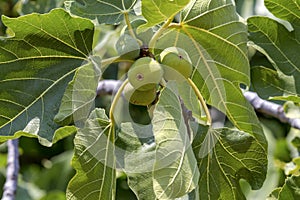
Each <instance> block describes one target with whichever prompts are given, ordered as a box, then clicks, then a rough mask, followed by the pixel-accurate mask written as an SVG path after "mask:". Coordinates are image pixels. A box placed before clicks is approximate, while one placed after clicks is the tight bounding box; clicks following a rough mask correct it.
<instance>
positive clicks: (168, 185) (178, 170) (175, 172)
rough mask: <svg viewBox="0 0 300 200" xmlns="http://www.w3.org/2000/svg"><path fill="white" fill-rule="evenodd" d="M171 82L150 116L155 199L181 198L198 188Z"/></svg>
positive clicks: (182, 120) (193, 157)
mask: <svg viewBox="0 0 300 200" xmlns="http://www.w3.org/2000/svg"><path fill="white" fill-rule="evenodd" d="M175 86H176V85H175V84H174V82H173V83H172V82H171V83H168V84H167V87H166V88H164V90H163V91H162V93H161V95H160V99H159V101H158V103H157V105H156V107H155V109H154V113H153V119H152V124H153V134H154V137H155V143H156V149H155V162H154V166H153V188H154V192H155V194H156V197H157V199H174V198H179V197H182V196H184V195H185V194H187V193H189V192H191V191H192V190H194V189H195V188H196V187H197V183H198V180H199V171H198V167H197V163H196V159H195V156H194V153H193V151H192V147H191V142H190V138H189V134H188V132H189V131H188V129H189V127H188V126H187V125H186V124H185V121H184V117H183V115H182V109H181V105H180V101H179V98H178V91H177V89H176V87H175Z"/></svg>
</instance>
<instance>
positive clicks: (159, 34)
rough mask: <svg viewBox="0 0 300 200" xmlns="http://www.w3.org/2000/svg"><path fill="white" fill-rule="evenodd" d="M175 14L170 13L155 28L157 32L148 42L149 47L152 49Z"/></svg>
mask: <svg viewBox="0 0 300 200" xmlns="http://www.w3.org/2000/svg"><path fill="white" fill-rule="evenodd" d="M174 17H175V15H172V16H171V17H169V18H168V19H167V21H165V23H164V24H163V25H162V26H161V27H160V28H159V29H158V30H157V32H156V33H155V34H154V35H153V37H152V38H151V40H150V42H149V49H150V50H152V49H153V48H154V46H155V43H156V41H157V40H158V38H159V37H160V36H161V34H162V33H163V32H164V31H165V29H166V28H167V27H168V26H169V24H170V23H171V22H172V21H173V19H174Z"/></svg>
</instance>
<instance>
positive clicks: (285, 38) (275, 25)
mask: <svg viewBox="0 0 300 200" xmlns="http://www.w3.org/2000/svg"><path fill="white" fill-rule="evenodd" d="M290 2H291V3H290V4H286V6H289V5H291V4H293V1H290ZM291 9H292V8H291ZM291 11H292V10H291ZM295 13H296V14H297V13H300V11H299V8H298V10H297V11H295ZM292 14H294V12H293V13H289V12H287V13H286V15H287V16H289V15H292ZM296 14H294V15H295V16H294V17H297V16H298V15H296ZM288 18H289V17H288ZM292 26H293V28H294V30H293V31H288V30H287V29H286V28H285V27H284V26H283V25H282V24H280V23H279V22H277V21H275V20H273V19H270V18H267V17H250V18H248V29H249V32H250V39H251V40H252V41H253V42H254V43H255V44H256V45H258V46H260V47H261V48H262V49H263V50H264V51H265V54H266V56H267V58H268V59H269V60H271V63H272V64H273V65H274V68H275V69H276V70H277V71H279V72H281V73H283V74H285V75H286V76H290V77H291V78H293V79H294V80H295V81H294V85H293V87H294V88H295V89H296V93H297V94H299V93H300V68H299V66H300V59H299V53H298V49H299V48H300V42H299V41H300V38H299V33H300V30H299V27H300V18H299V17H297V18H296V19H295V20H294V21H293V23H292ZM297 27H298V28H297ZM287 84H288V83H287Z"/></svg>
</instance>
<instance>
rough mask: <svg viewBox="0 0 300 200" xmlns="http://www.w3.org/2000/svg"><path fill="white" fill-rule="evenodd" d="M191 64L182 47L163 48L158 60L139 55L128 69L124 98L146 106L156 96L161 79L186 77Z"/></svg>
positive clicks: (178, 79) (190, 72)
mask: <svg viewBox="0 0 300 200" xmlns="http://www.w3.org/2000/svg"><path fill="white" fill-rule="evenodd" d="M192 70H193V66H192V63H191V60H190V57H189V55H188V54H187V52H186V51H185V50H184V49H181V48H178V47H169V48H166V49H164V50H163V51H162V52H161V53H160V56H159V59H158V61H157V60H155V59H154V58H153V57H151V56H150V57H149V56H146V57H140V58H138V59H137V60H136V61H135V62H134V63H133V64H132V66H131V67H130V69H129V71H128V83H127V84H126V85H125V87H124V91H123V92H124V96H125V98H126V99H127V100H128V101H129V102H130V103H132V104H134V105H141V106H148V105H150V104H151V103H153V102H154V101H155V100H156V98H157V89H158V87H159V85H160V83H161V82H162V80H166V81H169V80H176V81H180V80H182V79H187V78H189V77H190V76H191V74H192Z"/></svg>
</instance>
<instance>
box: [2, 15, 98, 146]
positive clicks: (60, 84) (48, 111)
mask: <svg viewBox="0 0 300 200" xmlns="http://www.w3.org/2000/svg"><path fill="white" fill-rule="evenodd" d="M3 23H4V24H5V25H6V26H7V27H8V28H9V30H10V33H13V34H12V35H11V36H10V37H7V38H0V70H1V73H0V135H1V136H12V135H13V134H14V133H15V132H17V131H22V130H23V129H24V128H25V126H26V125H27V124H28V123H29V124H30V123H31V125H32V126H34V132H30V134H33V136H39V137H41V138H43V139H44V140H47V141H48V142H51V141H52V139H53V133H54V131H55V130H56V129H57V128H58V127H59V126H58V124H56V123H55V122H54V121H53V118H54V116H55V115H56V113H57V112H58V108H59V105H60V102H61V99H62V96H63V94H64V91H65V88H66V87H67V84H68V82H69V81H71V80H72V77H73V75H74V72H75V71H76V69H77V68H78V67H80V66H81V65H82V64H83V63H87V62H89V61H88V56H89V54H90V52H91V50H92V42H93V33H94V25H93V24H92V23H91V22H90V21H89V20H86V19H81V18H75V17H71V16H70V15H69V14H68V13H67V12H65V11H64V10H62V9H54V10H52V11H51V12H50V13H49V14H30V15H26V16H22V17H19V18H7V17H3ZM29 129H32V128H31V127H29Z"/></svg>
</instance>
